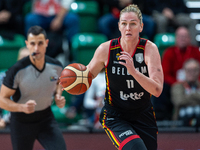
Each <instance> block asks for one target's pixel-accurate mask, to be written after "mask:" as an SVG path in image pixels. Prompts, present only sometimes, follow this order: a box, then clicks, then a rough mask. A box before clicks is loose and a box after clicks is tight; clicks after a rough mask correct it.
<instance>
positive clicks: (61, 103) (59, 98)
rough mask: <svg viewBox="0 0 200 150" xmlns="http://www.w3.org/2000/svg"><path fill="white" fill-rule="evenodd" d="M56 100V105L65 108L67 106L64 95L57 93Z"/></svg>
mask: <svg viewBox="0 0 200 150" xmlns="http://www.w3.org/2000/svg"><path fill="white" fill-rule="evenodd" d="M55 102H56V105H57V106H58V107H59V108H63V107H64V106H65V103H66V100H65V97H64V96H61V95H59V94H56V95H55Z"/></svg>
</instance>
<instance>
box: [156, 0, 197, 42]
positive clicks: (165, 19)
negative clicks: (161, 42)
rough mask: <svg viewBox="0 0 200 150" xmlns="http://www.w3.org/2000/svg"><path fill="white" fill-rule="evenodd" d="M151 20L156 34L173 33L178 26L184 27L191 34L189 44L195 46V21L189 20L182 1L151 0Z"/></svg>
mask: <svg viewBox="0 0 200 150" xmlns="http://www.w3.org/2000/svg"><path fill="white" fill-rule="evenodd" d="M153 1H154V4H155V5H154V7H153V8H154V11H153V14H152V16H153V18H154V20H155V22H156V24H157V27H156V29H157V30H156V33H165V32H175V30H176V29H177V28H178V26H186V27H187V28H188V29H189V31H190V34H191V42H192V44H193V45H197V44H198V43H197V41H196V34H197V30H196V29H195V26H196V24H197V21H196V20H194V19H191V18H190V16H189V11H188V9H187V7H186V5H185V2H184V0H162V1H161V0H153Z"/></svg>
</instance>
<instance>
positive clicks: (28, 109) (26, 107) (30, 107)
mask: <svg viewBox="0 0 200 150" xmlns="http://www.w3.org/2000/svg"><path fill="white" fill-rule="evenodd" d="M35 105H36V102H35V101H34V100H29V101H27V102H26V103H25V104H23V112H24V113H26V114H31V113H33V112H35Z"/></svg>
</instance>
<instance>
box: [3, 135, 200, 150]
mask: <svg viewBox="0 0 200 150" xmlns="http://www.w3.org/2000/svg"><path fill="white" fill-rule="evenodd" d="M63 136H64V138H65V141H66V144H67V149H68V150H117V149H116V148H115V147H114V146H113V145H112V143H111V141H110V139H109V138H108V137H107V135H106V134H105V133H104V132H102V133H78V132H77V133H67V132H63ZM0 150H12V146H11V141H10V134H9V133H1V134H0ZM34 150H44V148H43V147H42V146H41V145H40V144H39V143H38V142H37V141H36V142H35V144H34ZM158 150H200V133H159V134H158Z"/></svg>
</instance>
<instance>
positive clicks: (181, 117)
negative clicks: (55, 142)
mask: <svg viewBox="0 0 200 150" xmlns="http://www.w3.org/2000/svg"><path fill="white" fill-rule="evenodd" d="M131 3H134V4H137V5H138V6H139V8H140V9H141V11H142V13H143V22H144V30H143V32H142V33H141V35H140V36H141V37H142V38H146V39H149V40H151V41H152V42H154V43H155V44H156V45H157V47H158V50H159V53H160V56H161V59H162V65H163V70H164V80H165V81H164V89H163V93H162V94H161V96H160V97H158V98H156V97H153V96H152V98H151V101H152V103H153V106H154V111H155V116H156V118H157V125H158V129H159V133H158V149H159V150H197V149H200V144H199V142H198V139H199V137H200V133H199V132H200V84H199V79H200V76H199V75H200V67H199V62H200V52H199V51H200V48H199V46H200V0H63V1H61V3H60V4H58V3H57V1H56V0H17V1H16V0H0V85H1V84H2V80H3V77H4V76H5V72H6V70H7V69H8V68H9V67H11V66H12V65H13V64H14V63H15V62H16V61H17V60H19V59H21V58H23V57H25V56H27V55H28V54H29V51H28V49H27V48H26V47H25V40H26V33H27V29H28V28H29V27H30V26H32V25H40V26H42V27H43V28H44V29H45V30H46V31H47V36H48V38H49V40H50V42H49V46H48V48H47V52H46V54H47V55H49V56H51V57H54V58H56V59H58V60H59V61H61V63H62V64H63V67H65V66H67V65H68V64H70V63H74V62H78V63H82V64H84V65H87V64H88V63H89V61H90V60H91V58H92V56H93V54H94V51H95V50H96V48H97V47H98V46H99V45H100V44H101V43H103V42H105V41H107V40H110V39H112V38H118V37H119V36H120V33H119V31H118V19H119V12H120V10H121V9H122V8H124V7H125V6H127V5H129V4H131ZM62 8H64V9H65V10H66V11H65V13H64V16H63V18H62V19H59V10H61V9H62ZM155 59H156V58H155ZM191 59H192V60H191ZM195 62H196V64H195ZM104 91H105V77H104V73H100V74H99V75H98V77H97V78H95V81H94V82H93V83H92V85H91V87H90V89H89V90H88V91H87V92H86V93H85V94H82V95H77V96H75V95H70V94H68V93H67V92H66V91H63V95H64V96H65V98H66V100H67V102H66V106H65V107H64V108H62V109H59V108H58V107H57V106H56V105H55V104H54V103H53V104H52V106H51V108H52V111H53V113H54V115H55V118H56V120H57V122H58V123H59V125H60V128H61V130H62V131H63V134H64V137H65V139H66V143H67V146H68V149H69V150H98V149H105V150H107V149H109V150H112V149H113V150H114V149H115V148H114V146H112V143H111V141H110V140H109V138H108V137H107V136H106V134H105V133H104V131H103V129H102V127H101V125H100V124H99V121H98V117H99V113H100V110H101V107H102V106H103V99H104ZM9 117H10V114H9V112H8V111H6V110H2V109H0V119H1V120H0V145H2V150H4V149H5V150H7V149H8V150H9V149H12V148H11V142H10V137H9V131H10V129H9ZM77 140H79V141H80V143H79V144H77V142H74V141H77ZM35 149H38V150H39V149H40V150H41V149H42V147H41V146H40V144H39V143H38V142H36V143H35Z"/></svg>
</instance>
